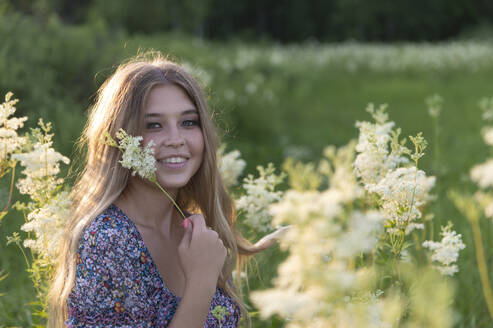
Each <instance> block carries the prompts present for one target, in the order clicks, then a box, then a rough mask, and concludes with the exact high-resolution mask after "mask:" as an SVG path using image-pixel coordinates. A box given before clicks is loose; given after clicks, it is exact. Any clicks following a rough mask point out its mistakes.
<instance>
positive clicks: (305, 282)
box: [251, 146, 400, 327]
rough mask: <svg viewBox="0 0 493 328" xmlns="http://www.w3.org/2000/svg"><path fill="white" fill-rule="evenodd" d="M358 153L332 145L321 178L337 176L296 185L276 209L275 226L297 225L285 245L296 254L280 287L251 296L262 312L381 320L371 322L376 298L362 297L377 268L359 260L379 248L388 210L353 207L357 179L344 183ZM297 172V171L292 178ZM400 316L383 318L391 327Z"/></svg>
mask: <svg viewBox="0 0 493 328" xmlns="http://www.w3.org/2000/svg"><path fill="white" fill-rule="evenodd" d="M351 150H352V151H353V153H354V146H353V147H346V148H343V150H342V151H339V152H336V151H335V149H333V148H327V149H326V151H325V153H326V154H325V155H326V159H324V160H323V161H322V162H321V164H322V163H323V164H322V165H319V171H318V174H319V175H320V177H319V180H322V179H323V177H322V175H328V176H330V181H329V183H328V186H327V188H326V189H324V190H317V189H316V187H317V186H314V187H315V188H314V189H312V190H301V189H298V190H294V189H290V190H288V191H287V192H286V193H285V194H284V196H283V197H282V199H281V201H280V202H278V203H275V204H272V205H271V206H270V213H271V214H272V215H273V220H272V221H273V223H274V224H289V225H290V226H291V228H290V229H289V230H287V231H286V232H285V233H284V234H283V236H282V237H281V238H280V242H281V247H282V248H283V249H286V250H287V249H289V251H290V252H289V256H288V258H287V259H286V260H285V261H284V262H283V263H281V264H280V266H279V267H278V277H277V278H276V279H275V281H274V288H271V289H267V290H263V291H256V292H253V293H252V294H251V298H252V300H253V302H254V303H255V304H256V305H257V306H258V308H259V310H260V313H261V316H262V317H264V318H265V317H268V316H270V315H272V314H279V315H281V316H282V317H284V318H286V319H288V326H287V327H308V326H310V327H346V326H357V327H371V326H370V325H369V323H370V322H374V321H375V320H373V321H372V320H370V319H371V315H370V311H369V309H370V303H369V302H366V301H361V300H360V299H359V298H358V297H356V296H358V295H362V294H364V293H367V291H366V288H368V287H369V286H370V285H371V284H372V281H373V279H374V277H375V272H374V271H373V269H371V268H369V267H359V268H356V267H354V261H355V259H356V258H358V257H359V256H361V255H362V254H367V253H371V252H373V250H374V249H375V247H376V245H377V243H378V236H379V235H380V234H381V233H382V231H383V215H382V214H381V213H380V212H379V211H374V210H371V211H367V212H363V211H361V210H353V209H352V208H353V202H354V201H356V199H357V197H359V196H361V195H362V193H361V192H360V186H359V185H358V184H357V181H356V178H355V177H354V176H353V177H352V178H350V179H348V180H346V182H345V183H342V180H343V178H342V177H346V178H347V177H350V175H351V174H350V173H349V172H352V168H351V163H352V161H351V160H350V159H352V158H353V157H354V155H353V156H350V154H349V152H350V151H351ZM344 166H345V167H344ZM298 172H299V171H298ZM292 174H296V171H292V172H291V173H290V179H291V178H292V177H291V175H292ZM312 174H316V172H312ZM298 181H299V180H298ZM351 182H352V183H351ZM351 188H352V189H353V190H352V191H351V190H349V189H351ZM352 296H355V297H354V298H353V297H352ZM378 302H380V300H378V301H377V302H373V303H371V304H372V305H374V304H377V303H378ZM382 302H385V300H383V301H382ZM396 304H399V303H396ZM385 308H386V309H388V310H390V308H388V307H387V306H385ZM388 313H390V312H388ZM399 313H400V311H393V312H392V314H391V315H389V316H387V317H385V318H383V317H382V316H378V318H377V319H378V320H376V321H378V322H380V321H382V322H384V323H387V324H391V323H392V322H393V321H394V320H395V318H396V316H398V314H399ZM374 316H375V315H373V317H374ZM381 326H383V325H381Z"/></svg>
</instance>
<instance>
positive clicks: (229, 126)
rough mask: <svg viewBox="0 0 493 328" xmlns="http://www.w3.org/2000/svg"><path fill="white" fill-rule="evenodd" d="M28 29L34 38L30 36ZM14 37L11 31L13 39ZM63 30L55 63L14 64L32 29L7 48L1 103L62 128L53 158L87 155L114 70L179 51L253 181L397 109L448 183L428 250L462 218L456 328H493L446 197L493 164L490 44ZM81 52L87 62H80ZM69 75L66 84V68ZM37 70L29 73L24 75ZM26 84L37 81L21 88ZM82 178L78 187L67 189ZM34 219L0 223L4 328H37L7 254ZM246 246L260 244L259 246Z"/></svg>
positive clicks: (486, 238) (15, 260) (266, 281)
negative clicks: (375, 114) (492, 159)
mask: <svg viewBox="0 0 493 328" xmlns="http://www.w3.org/2000/svg"><path fill="white" fill-rule="evenodd" d="M0 24H1V23H0ZM24 24H27V25H29V23H26V22H24ZM25 28H26V30H29V26H27V27H25ZM4 33H7V32H5V29H4ZM65 33H66V34H68V35H61V33H60V35H58V34H57V35H56V38H55V41H47V40H45V41H46V42H47V46H46V47H45V48H44V49H43V48H42V49H40V50H39V51H40V52H43V53H45V54H49V53H50V51H53V49H55V48H56V50H57V52H56V54H57V56H58V57H57V58H56V59H47V57H48V55H46V57H45V58H41V57H40V58H36V57H35V56H36V54H25V55H24V56H22V57H19V58H16V57H14V55H15V54H16V53H19V52H20V51H21V50H22V49H23V48H22V47H25V49H27V47H28V44H29V42H30V40H29V38H32V39H34V38H36V37H37V36H36V34H35V32H33V34H31V35H28V36H27V37H26V38H25V39H23V41H22V42H23V43H25V44H26V45H25V46H23V45H22V44H20V45H19V44H17V45H15V47H17V48H16V49H14V50H8V49H7V48H3V49H4V51H3V53H2V54H0V79H1V82H0V94H2V95H3V94H5V93H6V92H7V91H9V90H10V91H13V92H14V94H15V96H16V97H18V98H19V99H20V102H19V104H18V108H19V116H21V115H28V116H29V122H28V123H27V124H26V125H27V126H34V124H35V123H36V121H37V118H38V117H43V118H44V119H45V120H46V121H51V122H52V123H53V127H54V132H55V143H54V147H55V149H56V150H57V151H59V152H61V153H62V154H64V155H66V156H69V157H70V158H72V159H73V158H75V155H76V154H75V153H74V148H73V146H74V142H75V140H76V138H77V137H78V136H79V134H80V131H81V129H82V126H83V123H84V120H85V118H86V108H87V106H88V105H89V104H90V101H91V99H92V97H93V95H94V92H95V90H96V89H97V87H98V86H99V84H100V83H101V82H102V81H103V80H104V77H106V76H107V75H109V74H110V73H111V71H112V70H113V69H114V65H115V64H117V63H118V62H119V61H120V60H122V59H124V58H129V57H130V56H133V55H135V54H136V53H138V52H139V51H143V50H149V49H155V50H158V51H162V52H164V53H168V54H170V55H171V56H172V58H175V59H177V60H178V61H180V62H182V63H185V65H186V66H187V67H188V68H189V69H190V70H191V71H193V72H194V73H195V74H196V76H197V77H198V78H199V79H200V80H201V81H202V83H203V84H204V86H206V90H207V93H208V95H209V102H210V105H211V108H212V109H213V110H214V112H215V119H216V121H217V123H218V125H219V126H220V128H221V131H222V135H223V141H224V142H225V143H226V144H227V149H228V150H233V149H237V150H239V151H240V152H241V154H242V158H243V159H244V160H245V161H246V163H247V166H246V169H245V171H244V174H243V175H244V176H245V175H246V174H247V173H255V172H256V171H255V167H256V166H257V165H264V166H265V165H267V163H269V162H272V163H273V164H274V165H275V166H276V167H277V168H280V167H281V166H282V163H283V162H284V160H285V159H286V158H287V157H293V158H295V159H297V160H300V161H303V162H316V161H318V160H319V159H320V158H321V153H322V150H323V149H324V148H325V147H326V146H328V145H335V146H342V145H345V144H346V143H348V141H349V140H350V139H355V138H357V136H358V130H357V129H356V127H355V123H356V121H367V120H369V119H370V117H369V114H368V113H367V112H365V107H366V106H367V104H368V103H375V104H384V103H385V104H388V105H389V109H388V113H389V115H390V119H391V120H392V121H394V122H395V123H396V125H397V126H399V127H401V128H402V135H403V136H405V137H407V136H408V135H416V134H417V133H418V132H420V131H421V132H423V136H424V137H425V139H426V140H427V141H428V143H429V145H428V148H427V149H426V151H425V152H426V154H425V156H424V157H423V159H422V161H421V163H420V168H421V169H423V170H424V171H426V172H427V173H428V174H429V175H434V176H436V179H437V180H436V185H435V187H434V188H433V190H432V194H434V195H436V199H435V200H434V201H432V202H430V205H429V207H430V208H429V210H430V212H433V213H434V215H435V218H434V220H433V222H432V223H431V224H430V225H431V226H432V227H433V228H431V226H430V228H431V229H427V232H426V233H427V234H428V239H431V238H433V237H434V238H435V239H436V238H437V237H438V232H439V230H440V226H441V225H445V224H446V222H447V221H451V222H452V223H453V224H454V230H455V231H457V232H458V233H460V234H462V238H463V242H464V244H465V245H466V248H465V249H464V250H463V251H462V252H461V253H460V257H459V260H458V267H459V272H458V273H457V274H456V275H455V276H454V278H453V279H451V280H452V281H453V284H454V287H455V293H456V294H455V297H454V302H453V309H454V311H455V313H456V315H457V317H456V319H457V320H456V323H455V325H454V327H457V328H459V327H464V328H465V327H472V328H474V327H490V326H491V319H490V317H489V314H488V309H487V307H486V303H485V301H484V297H483V294H482V286H481V284H480V279H479V273H478V269H477V264H476V258H475V253H474V242H473V237H472V230H471V227H470V224H469V222H468V221H467V220H466V219H465V218H464V217H463V216H462V214H460V212H459V211H458V210H457V209H456V207H455V206H454V204H453V203H452V201H451V200H450V199H449V198H448V197H447V192H448V191H449V190H459V191H470V192H473V191H474V190H475V189H474V188H475V187H474V184H472V183H471V182H470V178H469V170H470V169H471V167H473V166H474V165H475V164H478V163H481V162H484V161H485V160H486V159H487V157H488V156H489V155H491V151H490V150H489V149H488V148H487V146H486V145H485V144H484V142H483V141H482V137H481V128H482V127H483V126H484V125H485V123H484V121H483V120H482V112H481V110H480V108H479V106H478V101H479V100H480V99H481V98H483V97H491V96H493V87H492V83H491V77H492V76H493V44H490V43H478V42H472V41H471V42H469V41H460V42H451V43H443V44H396V45H366V44H355V43H345V44H316V43H307V44H299V45H286V46H282V45H273V44H268V43H258V44H245V43H241V42H229V43H213V42H206V41H203V40H199V39H192V38H189V37H185V36H181V35H153V36H133V37H127V36H122V37H114V36H107V35H105V34H104V35H105V36H104V37H106V38H107V39H103V40H102V41H100V42H99V43H98V41H97V40H96V41H94V42H92V41H88V40H91V38H90V36H91V35H94V34H96V33H95V32H93V31H91V30H89V29H88V28H86V29H83V28H81V29H73V30H68V31H67V32H65ZM78 38H80V39H78ZM69 40H72V41H69ZM74 40H75V41H74ZM81 40H85V41H84V42H82V41H81ZM76 41H77V42H80V43H76ZM86 41H87V42H86ZM56 42H58V44H56ZM71 42H73V44H71ZM12 44H14V43H13V42H12ZM84 46H87V49H85V48H84ZM12 47H14V46H12ZM15 47H14V48H15ZM9 51H10V52H9ZM84 51H88V52H89V53H90V55H82V54H81V52H82V53H83V52H84ZM40 56H41V55H40ZM43 60H47V61H48V62H47V63H44V62H43ZM26 67H28V68H29V69H26ZM61 67H63V69H64V70H65V72H64V75H61V74H60V72H58V71H57V69H59V68H61ZM29 71H32V74H31V75H26V74H27V73H28V72H29ZM33 76H34V77H33ZM35 77H37V79H36V80H35V79H34V78H35ZM23 78H25V79H26V81H27V82H22V79H23ZM43 79H46V81H47V82H46V83H47V84H50V85H49V86H48V87H47V86H44V85H41V83H43ZM28 87H29V88H28ZM38 87H39V90H36V89H37V88H38ZM433 94H439V95H440V96H441V97H442V98H443V99H444V104H443V109H442V111H441V114H440V116H439V119H438V128H439V130H438V134H436V131H435V126H434V123H433V120H432V118H431V117H430V115H429V113H428V111H427V106H426V104H425V99H426V98H427V97H429V96H430V95H433ZM437 137H438V138H437ZM408 146H409V144H408ZM19 171H20V170H19ZM64 172H65V173H66V172H67V170H66V169H65V171H64ZM71 179H73V176H69V178H68V181H71ZM6 180H8V179H5V178H4V179H3V181H2V187H3V189H2V194H1V196H2V197H1V199H2V204H3V203H5V202H6V196H7V195H8V190H7V189H6V188H7V186H8V182H7V181H6ZM281 188H287V185H283V186H281ZM15 199H23V197H21V196H20V195H18V194H16V195H15ZM23 222H24V218H23V217H22V215H20V214H19V213H17V212H16V211H15V210H11V212H9V214H8V215H7V216H6V217H5V218H4V219H3V221H2V223H1V225H0V254H1V257H0V268H1V269H2V270H4V272H6V273H8V276H7V278H6V279H5V280H3V281H2V282H0V293H1V294H3V295H2V296H0V326H5V327H11V326H15V327H29V326H31V325H32V324H33V322H35V320H36V319H33V317H32V313H30V308H29V306H28V303H29V302H32V301H33V300H34V290H33V288H32V285H31V282H30V279H29V277H28V274H27V273H26V270H25V269H26V265H25V262H24V259H23V257H22V255H21V253H20V251H19V249H17V248H16V247H15V246H14V245H9V246H7V245H6V238H7V236H10V235H11V234H12V233H13V232H15V231H19V227H20V226H21V225H22V223H23ZM480 225H481V233H482V237H483V242H484V247H485V250H486V258H487V266H488V268H490V277H491V278H493V270H491V269H493V252H491V249H493V225H492V223H491V222H490V221H488V219H483V220H481V222H480ZM432 234H433V235H432ZM248 237H250V238H251V239H252V240H255V239H258V236H253V235H250V236H248ZM286 256H287V253H286V252H283V251H281V250H280V249H279V248H278V247H275V248H273V249H270V250H268V251H266V252H264V254H262V255H258V256H257V257H256V262H257V263H258V266H256V265H255V267H257V269H255V270H253V272H252V273H251V276H250V280H249V284H250V289H251V290H262V289H265V288H268V287H270V286H272V279H273V278H274V277H275V276H276V272H277V264H279V263H280V262H282V261H283V260H284V259H285V258H286ZM431 292H433V291H431ZM254 312H256V309H255V308H253V309H252V313H253V320H254V321H253V326H254V327H283V326H284V325H285V321H284V320H283V319H282V318H280V317H277V316H274V317H272V318H270V319H265V320H263V319H261V318H260V317H259V316H258V315H257V314H256V313H254ZM33 320H34V321H33Z"/></svg>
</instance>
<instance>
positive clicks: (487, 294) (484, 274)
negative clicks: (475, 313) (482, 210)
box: [471, 220, 493, 319]
mask: <svg viewBox="0 0 493 328" xmlns="http://www.w3.org/2000/svg"><path fill="white" fill-rule="evenodd" d="M478 221H479V220H471V223H472V232H473V237H474V246H475V248H476V259H477V261H478V269H479V276H480V278H481V285H483V294H484V298H485V300H486V305H487V306H488V311H489V312H490V317H491V319H493V295H492V293H491V284H490V280H489V278H488V269H487V268H486V261H485V259H484V249H483V240H482V238H481V229H480V228H479V222H478Z"/></svg>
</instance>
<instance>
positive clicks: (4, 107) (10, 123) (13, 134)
mask: <svg viewBox="0 0 493 328" xmlns="http://www.w3.org/2000/svg"><path fill="white" fill-rule="evenodd" d="M12 96H13V94H12V92H8V93H7V94H6V95H5V102H4V103H2V104H0V145H1V147H0V177H1V176H3V175H4V174H5V173H6V169H7V168H8V167H9V166H10V163H9V161H10V155H11V154H13V153H15V152H16V151H18V150H20V148H21V147H22V146H23V145H24V144H25V143H26V138H25V137H20V136H19V135H18V134H17V129H18V128H21V127H23V126H24V122H25V121H26V120H27V117H26V116H24V117H10V116H11V115H13V114H14V113H15V111H16V108H15V104H17V102H18V101H19V100H18V99H12Z"/></svg>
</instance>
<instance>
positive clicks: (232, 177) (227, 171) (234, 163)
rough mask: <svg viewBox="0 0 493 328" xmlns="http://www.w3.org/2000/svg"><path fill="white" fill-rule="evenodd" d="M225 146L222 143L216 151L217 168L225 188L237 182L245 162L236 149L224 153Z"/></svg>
mask: <svg viewBox="0 0 493 328" xmlns="http://www.w3.org/2000/svg"><path fill="white" fill-rule="evenodd" d="M225 148H226V147H225V146H224V145H222V146H221V147H220V148H219V149H218V151H217V158H218V168H219V172H220V174H221V177H222V179H223V182H224V184H225V186H226V187H227V188H229V187H232V186H234V185H236V184H237V183H238V177H239V176H240V175H241V174H242V173H243V170H244V169H245V166H246V162H245V161H244V160H242V159H241V158H240V156H241V154H240V152H239V151H238V150H233V151H230V152H229V153H224V151H225Z"/></svg>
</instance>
